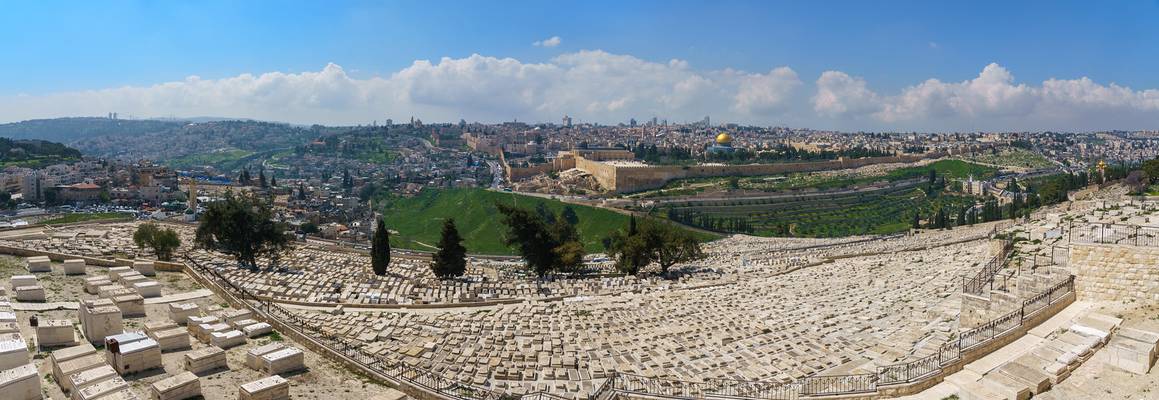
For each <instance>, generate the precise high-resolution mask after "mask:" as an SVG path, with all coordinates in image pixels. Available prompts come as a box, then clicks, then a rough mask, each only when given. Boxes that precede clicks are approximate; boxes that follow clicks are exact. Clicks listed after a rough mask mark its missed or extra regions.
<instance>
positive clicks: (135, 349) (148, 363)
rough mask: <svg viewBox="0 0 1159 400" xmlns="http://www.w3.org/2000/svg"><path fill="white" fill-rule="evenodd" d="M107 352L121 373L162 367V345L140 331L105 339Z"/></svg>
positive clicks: (126, 373)
mask: <svg viewBox="0 0 1159 400" xmlns="http://www.w3.org/2000/svg"><path fill="white" fill-rule="evenodd" d="M105 354H106V356H107V357H108V359H109V363H111V364H113V368H116V369H117V372H119V373H120V374H121V375H128V374H133V373H137V372H141V371H146V370H150V369H153V368H160V367H161V347H160V346H159V345H158V344H157V341H156V340H153V339H150V338H149V337H147V336H145V334H143V333H140V332H128V333H123V334H120V335H116V336H110V337H108V338H106V339H105Z"/></svg>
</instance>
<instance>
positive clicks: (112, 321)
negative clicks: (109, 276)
mask: <svg viewBox="0 0 1159 400" xmlns="http://www.w3.org/2000/svg"><path fill="white" fill-rule="evenodd" d="M78 313H79V315H80V324H81V333H82V334H84V337H85V339H87V340H88V341H89V343H102V342H103V341H104V340H105V338H106V337H108V336H113V335H117V334H120V333H122V332H124V328H123V325H122V320H121V317H122V316H121V309H120V308H117V306H116V305H115V303H113V301H112V300H109V299H96V300H83V301H81V303H80V310H79V311H78Z"/></svg>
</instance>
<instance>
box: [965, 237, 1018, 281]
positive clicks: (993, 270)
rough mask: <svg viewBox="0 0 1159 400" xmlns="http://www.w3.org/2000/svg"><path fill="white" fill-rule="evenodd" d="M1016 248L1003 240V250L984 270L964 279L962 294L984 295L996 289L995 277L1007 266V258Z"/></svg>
mask: <svg viewBox="0 0 1159 400" xmlns="http://www.w3.org/2000/svg"><path fill="white" fill-rule="evenodd" d="M1013 248H1014V243H1013V242H1011V241H1009V240H1002V248H1001V249H999V250H998V254H997V255H995V256H994V258H991V259H990V260H989V261H987V262H986V264H983V265H982V268H981V269H980V270H978V272H977V273H975V274H974V276H971V277H963V278H962V292H964V293H970V294H982V293H985V292H986V290H989V289H993V288H994V275H997V274H998V271H999V270H1001V269H1002V267H1003V266H1004V265H1006V258H1007V257H1009V256H1010V251H1011V250H1012V249H1013Z"/></svg>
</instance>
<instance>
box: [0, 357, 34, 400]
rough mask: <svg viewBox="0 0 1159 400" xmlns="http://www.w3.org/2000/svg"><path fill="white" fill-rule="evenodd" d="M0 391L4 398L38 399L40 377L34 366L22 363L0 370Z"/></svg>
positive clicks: (11, 399)
mask: <svg viewBox="0 0 1159 400" xmlns="http://www.w3.org/2000/svg"><path fill="white" fill-rule="evenodd" d="M0 393H3V394H4V396H3V397H4V399H5V400H40V399H41V398H42V397H41V396H42V395H41V393H40V377H39V376H37V374H36V366H35V365H32V364H24V365H21V366H19V367H16V368H9V369H5V370H0Z"/></svg>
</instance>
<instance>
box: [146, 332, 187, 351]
mask: <svg viewBox="0 0 1159 400" xmlns="http://www.w3.org/2000/svg"><path fill="white" fill-rule="evenodd" d="M149 337H152V338H153V340H156V341H157V345H158V346H160V347H161V351H162V352H166V351H173V350H181V349H188V348H189V347H190V344H189V332H186V331H185V328H170V329H166V330H163V331H157V332H153V333H150V334H149Z"/></svg>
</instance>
